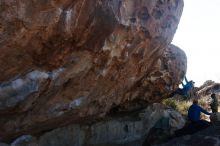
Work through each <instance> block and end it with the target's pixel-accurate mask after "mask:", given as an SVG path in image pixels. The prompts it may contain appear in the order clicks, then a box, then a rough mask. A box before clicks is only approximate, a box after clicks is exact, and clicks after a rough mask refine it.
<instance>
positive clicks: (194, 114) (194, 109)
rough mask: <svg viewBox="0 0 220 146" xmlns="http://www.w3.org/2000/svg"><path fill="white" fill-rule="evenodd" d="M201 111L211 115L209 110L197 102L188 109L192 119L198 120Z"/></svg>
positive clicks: (193, 120)
mask: <svg viewBox="0 0 220 146" xmlns="http://www.w3.org/2000/svg"><path fill="white" fill-rule="evenodd" d="M201 112H203V113H204V114H206V115H210V113H209V112H207V111H206V110H204V109H203V108H201V107H200V106H199V105H197V104H193V105H191V106H190V108H189V110H188V117H189V119H190V121H192V122H198V121H199V120H200V113H201Z"/></svg>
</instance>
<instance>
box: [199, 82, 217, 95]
mask: <svg viewBox="0 0 220 146" xmlns="http://www.w3.org/2000/svg"><path fill="white" fill-rule="evenodd" d="M197 90H198V91H197V94H198V95H199V96H200V97H205V96H210V95H211V94H212V93H216V94H219V93H220V83H216V82H214V81H212V80H208V81H206V82H205V83H204V84H203V85H202V86H200V87H199V88H198V89H197Z"/></svg>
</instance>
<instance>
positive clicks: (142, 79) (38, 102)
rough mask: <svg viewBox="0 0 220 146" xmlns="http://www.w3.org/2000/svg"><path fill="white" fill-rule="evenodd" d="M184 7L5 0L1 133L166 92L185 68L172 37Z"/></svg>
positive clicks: (78, 117)
mask: <svg viewBox="0 0 220 146" xmlns="http://www.w3.org/2000/svg"><path fill="white" fill-rule="evenodd" d="M182 8H183V1H182V0H62V1H61V0H47V1H45V0H37V1H35V0H19V1H15V0H1V1H0V20H1V21H0V51H1V54H0V74H1V76H0V125H1V126H0V139H1V140H2V141H9V140H11V139H13V138H15V137H18V136H20V135H23V134H38V135H39V134H41V133H43V132H44V131H47V130H51V129H54V128H57V127H60V126H65V125H68V124H70V123H81V122H85V121H87V120H90V121H92V120H95V119H99V118H103V117H104V116H105V115H106V114H107V113H109V112H110V111H113V109H117V108H118V107H122V108H123V109H125V110H129V108H128V107H127V106H126V105H129V107H130V106H131V105H134V104H136V103H140V102H141V103H144V104H141V105H144V106H146V105H149V104H150V103H153V102H155V101H160V100H161V99H162V98H165V97H166V96H167V95H168V94H169V93H170V92H171V91H172V90H175V89H176V88H177V87H178V84H179V83H180V82H181V80H182V78H183V77H184V75H185V72H186V56H185V53H184V52H183V51H182V50H180V49H179V48H178V47H176V46H174V45H171V44H170V42H171V40H172V38H173V36H174V33H175V31H176V28H177V25H178V23H179V20H180V16H181V13H182ZM119 109H120V108H119ZM134 109H135V108H134ZM134 109H131V110H134Z"/></svg>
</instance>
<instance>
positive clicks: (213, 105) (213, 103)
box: [210, 93, 218, 113]
mask: <svg viewBox="0 0 220 146" xmlns="http://www.w3.org/2000/svg"><path fill="white" fill-rule="evenodd" d="M211 98H212V101H211V104H210V106H211V109H212V113H217V112H218V98H217V97H216V95H215V94H214V93H213V94H212V95H211Z"/></svg>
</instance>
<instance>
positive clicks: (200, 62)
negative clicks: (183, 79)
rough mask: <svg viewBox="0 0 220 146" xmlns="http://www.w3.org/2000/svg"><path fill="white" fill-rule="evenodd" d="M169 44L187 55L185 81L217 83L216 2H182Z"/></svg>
mask: <svg viewBox="0 0 220 146" xmlns="http://www.w3.org/2000/svg"><path fill="white" fill-rule="evenodd" d="M172 43H173V44H175V45H177V46H179V47H180V48H181V49H183V50H184V51H185V53H186V55H187V59H188V64H187V66H188V67H187V78H188V80H194V81H195V82H196V86H199V85H201V84H203V82H205V81H206V80H214V81H216V82H220V0H184V10H183V14H182V17H181V20H180V24H179V26H178V29H177V31H176V34H175V36H174V39H173V42H172Z"/></svg>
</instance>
